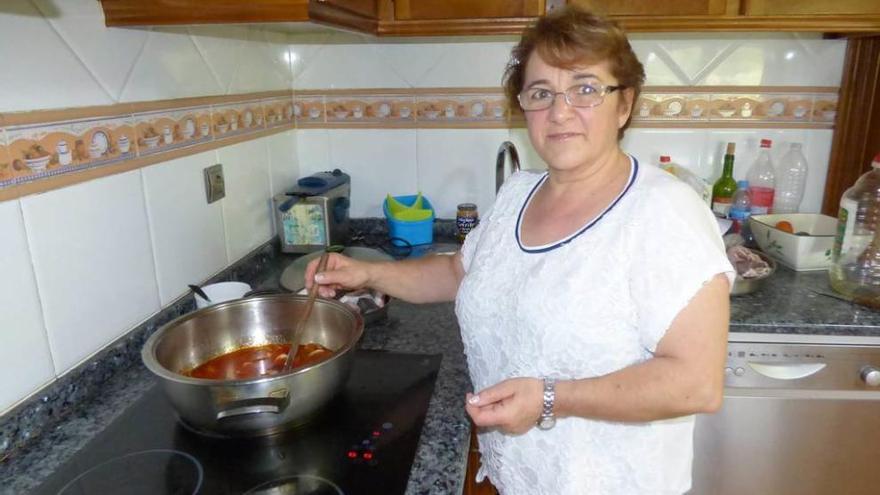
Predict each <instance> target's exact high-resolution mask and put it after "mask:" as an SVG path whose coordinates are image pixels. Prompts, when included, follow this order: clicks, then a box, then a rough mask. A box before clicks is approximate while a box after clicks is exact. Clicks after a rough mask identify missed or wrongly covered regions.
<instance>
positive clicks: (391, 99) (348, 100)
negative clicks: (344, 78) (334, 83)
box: [326, 95, 415, 124]
mask: <svg viewBox="0 0 880 495" xmlns="http://www.w3.org/2000/svg"><path fill="white" fill-rule="evenodd" d="M326 106H327V122H351V123H352V124H356V123H368V122H413V121H414V119H415V115H414V112H413V108H414V107H415V101H414V99H413V98H412V97H411V96H406V95H376V96H328V97H327V103H326Z"/></svg>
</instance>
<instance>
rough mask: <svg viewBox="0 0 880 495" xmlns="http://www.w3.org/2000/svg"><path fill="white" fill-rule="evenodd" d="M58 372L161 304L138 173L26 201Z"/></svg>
mask: <svg viewBox="0 0 880 495" xmlns="http://www.w3.org/2000/svg"><path fill="white" fill-rule="evenodd" d="M21 203H22V210H23V212H24V221H25V227H26V229H27V233H28V239H29V243H30V249H31V257H32V259H33V264H34V271H35V273H36V280H37V287H38V289H39V292H40V297H41V299H42V303H43V308H44V312H45V314H44V317H45V322H46V329H47V332H48V335H49V344H50V346H51V349H52V356H53V359H54V362H55V371H56V373H57V374H62V373H64V372H66V371H68V370H69V369H70V368H72V367H73V366H75V365H76V364H78V363H79V362H80V361H82V360H83V359H85V358H87V357H89V356H90V355H91V354H93V353H94V352H96V351H98V350H100V349H101V348H103V347H104V346H106V345H107V344H108V343H110V342H111V341H113V340H114V339H116V338H117V337H119V336H121V335H122V334H124V333H125V332H126V331H128V330H129V329H131V328H132V327H133V326H134V325H136V324H137V323H139V322H140V321H142V320H143V319H145V318H146V317H148V316H149V315H151V314H153V313H154V312H156V311H157V310H158V309H159V291H158V288H157V286H156V276H155V265H154V263H153V253H152V251H151V249H150V238H149V235H148V232H149V226H148V222H147V215H146V207H145V205H144V193H143V187H142V184H141V178H140V171H132V172H127V173H124V174H119V175H112V176H108V177H104V178H101V179H97V180H93V181H90V182H85V183H82V184H77V185H75V186H71V187H67V188H64V189H59V190H55V191H51V192H48V193H44V194H38V195H35V196H28V197H25V198H23V199H22V200H21Z"/></svg>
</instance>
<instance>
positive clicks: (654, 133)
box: [291, 33, 846, 218]
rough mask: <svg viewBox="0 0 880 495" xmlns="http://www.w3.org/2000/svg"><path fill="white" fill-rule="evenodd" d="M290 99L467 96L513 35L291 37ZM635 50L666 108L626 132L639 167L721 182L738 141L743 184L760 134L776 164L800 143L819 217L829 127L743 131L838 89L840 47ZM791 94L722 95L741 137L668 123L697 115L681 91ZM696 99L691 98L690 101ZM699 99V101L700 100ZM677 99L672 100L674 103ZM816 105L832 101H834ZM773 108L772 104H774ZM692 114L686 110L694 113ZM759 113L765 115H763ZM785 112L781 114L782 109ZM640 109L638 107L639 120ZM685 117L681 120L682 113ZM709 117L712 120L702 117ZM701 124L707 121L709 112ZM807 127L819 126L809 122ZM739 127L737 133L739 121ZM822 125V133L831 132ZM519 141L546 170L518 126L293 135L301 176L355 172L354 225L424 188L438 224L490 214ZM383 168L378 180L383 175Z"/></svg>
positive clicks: (790, 39)
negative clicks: (305, 95) (803, 95)
mask: <svg viewBox="0 0 880 495" xmlns="http://www.w3.org/2000/svg"><path fill="white" fill-rule="evenodd" d="M291 43H292V44H291V53H292V60H293V66H294V74H295V77H294V80H293V85H294V88H295V90H314V89H321V88H328V89H346V88H435V87H450V88H455V87H458V88H469V87H486V88H488V87H493V86H498V85H499V84H500V81H501V74H502V71H503V69H504V66H505V64H506V63H507V59H508V54H509V51H510V48H511V47H512V46H513V44H514V39H512V38H492V39H458V40H456V41H454V42H450V41H449V40H442V41H437V40H433V41H432V40H387V39H383V40H374V39H371V38H367V37H363V36H358V35H352V34H343V33H317V34H315V33H311V34H300V35H294V36H292V37H291ZM632 44H633V47H634V49H635V50H636V53H637V54H638V55H639V58H640V59H641V60H642V62H643V64H644V65H645V68H646V71H647V76H648V79H647V81H646V84H647V85H650V86H655V87H659V86H665V87H667V88H666V91H668V94H667V95H666V96H663V97H662V98H663V103H662V104H658V105H654V103H655V102H653V101H649V103H650V104H651V107H650V109H649V114H648V115H647V118H648V120H651V121H653V123H652V124H651V126H650V128H648V127H634V128H633V129H631V130H629V131H628V132H627V135H626V137H625V139H624V142H623V147H624V149H625V150H627V151H628V152H630V153H632V154H633V155H635V156H636V157H637V158H639V159H640V160H641V161H643V162H647V163H657V162H658V160H659V156H660V155H661V154H670V155H671V156H672V158H673V160H674V161H676V162H677V163H679V164H681V165H684V166H686V167H688V168H690V169H692V170H694V171H695V172H697V173H699V174H700V175H702V176H704V177H706V178H708V179H710V180H715V179H716V178H717V177H718V176H719V175H720V173H721V157H722V153H723V151H722V149H723V145H724V143H725V142H727V141H734V142H736V143H737V145H738V146H737V150H738V152H737V161H736V167H735V176H736V177H738V178H739V177H744V176H745V174H746V172H747V170H748V167H749V166H750V165H751V163H752V161H753V160H754V158H755V157H756V155H757V148H758V142H759V140H760V138H762V137H769V138H771V139H773V140H774V150H773V155H774V157H775V158H777V159H778V158H780V157H781V156H782V154H783V153H784V152H785V151H786V150H787V149H788V146H789V144H790V143H791V142H795V141H796V142H802V143H803V144H804V152H805V154H806V156H807V160H808V161H809V164H810V173H809V178H808V184H807V189H808V191H807V194H806V197H805V199H804V203H803V205H802V209H803V210H805V211H811V212H816V211H819V209H820V207H821V201H822V189H823V187H824V182H825V172H826V170H827V164H828V156H829V152H830V145H831V135H832V131H831V130H829V129H792V128H788V129H782V128H781V127H782V126H780V129H774V128H773V127H774V126H773V124H770V125H768V126H765V128H764V129H748V128H745V127H747V125H748V124H749V122H748V121H749V120H751V119H755V118H759V115H758V114H759V113H760V112H763V114H761V115H762V116H760V118H768V117H770V118H774V119H778V120H792V119H796V118H797V117H795V113H800V112H805V111H806V112H810V110H806V108H812V107H804V108H801V109H798V108H799V106H798V104H792V103H793V102H795V101H796V100H797V94H798V89H797V88H811V87H812V88H814V87H838V86H839V85H840V77H841V70H842V66H843V58H844V53H845V50H846V41H845V40H823V39H821V38H820V37H818V36H817V35H812V34H810V35H803V34H792V33H785V34H775V33H750V34H736V35H719V34H712V35H701V34H655V35H634V36H633V37H632ZM694 86H696V87H701V88H706V89H708V88H709V87H722V86H723V87H730V86H734V87H736V86H761V87H793V88H790V89H791V91H790V93H791V94H790V96H791V99H790V100H786V103H785V104H784V106H782V107H780V105H778V104H776V102H775V101H773V100H768V99H767V98H768V97H767V96H766V95H764V96H758V95H752V97H751V98H752V99H751V103H749V106H746V105H745V103H746V102H747V100H744V99H742V95H740V96H737V97H730V98H724V97H723V95H721V94H719V95H715V96H718V97H717V98H715V100H714V101H716V102H718V103H717V106H718V108H715V107H713V111H715V110H721V111H727V110H728V108H727V107H724V108H721V105H724V104H727V103H729V104H730V106H731V108H730V110H733V113H731V115H729V116H728V115H727V114H726V113H725V114H723V115H722V114H718V117H719V120H721V119H727V118H730V119H737V120H738V121H739V122H740V123H742V124H743V127H744V128H742V129H737V128H730V127H729V126H728V125H727V123H724V124H725V125H723V126H722V125H719V127H718V128H713V127H712V123H706V124H705V125H703V126H701V127H700V128H698V129H693V128H676V127H673V124H674V123H675V122H670V125H669V126H668V128H664V122H662V121H663V120H664V119H666V120H669V121H675V120H680V119H681V118H682V117H688V118H693V115H688V113H689V112H690V111H691V110H693V106H692V104H691V103H689V101H693V100H694V99H693V98H692V99H691V100H687V99H681V101H682V103H681V105H682V109H681V110H682V111H681V112H674V109H673V113H675V114H674V115H670V114H669V113H668V112H669V111H670V106H669V105H670V104H671V102H673V101H677V100H676V98H674V97H675V96H676V93H675V88H676V87H682V88H683V89H684V88H692V87H694ZM691 96H694V95H691ZM696 96H699V95H696ZM670 97H672V98H670ZM820 100H822V101H823V102H824V101H826V100H827V101H828V102H833V101H834V95H833V94H832V95H829V96H828V97H827V98H825V97H822V98H820ZM774 104H776V105H775V106H774ZM689 105H690V106H689ZM824 105H831V104H830V103H821V104H819V105H817V107H816V109H817V112H818V113H817V114H816V115H814V116H813V117H815V118H816V119H817V121H824V122H828V121H830V120H833V118H834V114H833V113H831V112H833V109H830V107H828V108H829V109H828V110H825V111H824V112H825V113H823V109H824V108H826V107H825V106H824ZM759 108H760V110H758V109H759ZM781 108H784V110H781ZM640 110H642V105H641V103H640V104H638V105H637V108H636V112H637V116H638V113H639V112H640ZM679 113H680V114H681V115H679ZM707 113H708V112H707ZM700 118H703V119H704V118H705V114H703V115H701V116H700ZM811 118H812V117H811ZM733 125H736V124H733ZM826 127H827V126H826ZM508 139H509V140H512V141H513V142H514V143H516V145H517V148H518V149H519V151H520V156H521V158H523V161H524V166H525V167H527V168H535V169H539V168H543V167H545V165H544V164H543V163H542V162H541V160H540V158H538V157H537V156H536V154H535V153H534V151H532V150H531V148H530V146H529V145H528V137H527V135H526V133H525V130H523V129H469V130H454V129H448V130H446V129H432V128H428V127H427V126H423V127H419V128H417V129H415V130H410V129H407V130H394V129H387V130H376V129H370V130H366V129H365V130H356V129H345V130H342V131H340V130H338V129H300V130H298V131H297V144H298V150H299V163H300V170H301V172H302V173H303V174H305V173H311V172H315V171H320V170H325V169H328V168H334V167H337V168H343V169H345V170H346V171H349V172H350V173H351V174H352V180H353V184H354V185H353V188H352V195H353V201H352V208H353V212H352V213H353V214H354V215H357V216H381V202H382V198H383V197H384V196H385V194H386V193H392V194H410V193H413V192H414V191H416V190H421V191H422V192H423V193H425V194H427V195H429V197H430V198H431V201H432V203H433V204H434V206H435V207H436V209H437V210H438V215H439V216H440V217H447V218H448V217H451V216H453V215H454V214H455V206H456V204H458V203H460V202H464V201H470V202H476V203H477V205H478V206H479V208H480V210H481V211H483V210H485V209H486V208H488V207H489V206H491V204H492V201H493V198H494V193H495V187H494V181H495V179H494V173H495V172H494V164H495V153H496V150H497V148H498V145H500V144H501V142H502V141H504V140H508ZM377 170H378V171H380V172H379V173H376V171H377Z"/></svg>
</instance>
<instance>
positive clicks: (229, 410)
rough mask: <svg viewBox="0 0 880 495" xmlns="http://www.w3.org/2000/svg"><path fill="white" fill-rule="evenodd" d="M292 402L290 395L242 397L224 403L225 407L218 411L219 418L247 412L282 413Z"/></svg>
mask: <svg viewBox="0 0 880 495" xmlns="http://www.w3.org/2000/svg"><path fill="white" fill-rule="evenodd" d="M288 404H290V396H289V395H287V394H285V395H284V396H283V397H258V398H255V399H242V400H236V401H232V402H228V403H226V404H224V406H223V409H222V410H220V411H217V420H218V421H219V420H223V419H227V418H233V417H236V416H244V415H247V414H262V413H271V414H281V413H282V412H284V410H285V409H287V405H288Z"/></svg>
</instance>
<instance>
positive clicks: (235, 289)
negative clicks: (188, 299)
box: [195, 282, 251, 308]
mask: <svg viewBox="0 0 880 495" xmlns="http://www.w3.org/2000/svg"><path fill="white" fill-rule="evenodd" d="M202 290H203V291H205V295H207V296H208V297H210V298H211V300H210V301H206V300H204V299H203V298H202V296H200V295H198V294H195V297H196V307H197V308H205V307H208V306H210V305H212V304H217V303H221V302H224V301H231V300H233V299H238V298H240V297H241V296H243V295H245V294H247V293H248V291H250V290H251V286H250V285H248V284H246V283H244V282H217V283H216V284H210V285H203V286H202Z"/></svg>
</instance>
